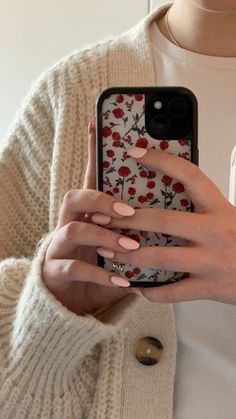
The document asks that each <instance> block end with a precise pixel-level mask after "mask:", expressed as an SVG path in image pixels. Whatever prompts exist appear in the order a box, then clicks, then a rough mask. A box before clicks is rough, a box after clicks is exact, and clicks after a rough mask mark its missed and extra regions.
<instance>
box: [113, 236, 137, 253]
mask: <svg viewBox="0 0 236 419" xmlns="http://www.w3.org/2000/svg"><path fill="white" fill-rule="evenodd" d="M118 243H119V245H120V246H121V247H124V249H127V250H135V249H138V248H139V246H140V244H139V243H138V242H136V241H135V240H132V239H129V238H128V237H120V238H119V240H118Z"/></svg>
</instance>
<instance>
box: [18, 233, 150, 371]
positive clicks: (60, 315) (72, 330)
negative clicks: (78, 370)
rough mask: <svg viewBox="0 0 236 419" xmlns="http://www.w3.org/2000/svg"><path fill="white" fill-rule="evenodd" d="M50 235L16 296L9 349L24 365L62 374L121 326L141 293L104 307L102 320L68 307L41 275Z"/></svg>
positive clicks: (138, 301) (45, 239) (42, 245)
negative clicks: (10, 348) (10, 346)
mask: <svg viewBox="0 0 236 419" xmlns="http://www.w3.org/2000/svg"><path fill="white" fill-rule="evenodd" d="M52 235H53V233H50V234H49V235H47V236H45V238H44V239H43V240H42V241H41V244H40V246H39V248H38V251H37V254H36V255H35V257H34V259H33V261H32V265H31V269H30V271H29V273H28V276H27V278H26V282H25V285H24V287H23V290H22V292H21V295H20V297H19V301H18V305H17V310H16V318H15V322H14V327H13V336H12V350H13V353H15V354H16V355H17V358H18V359H19V358H21V362H22V363H23V364H26V365H27V368H29V365H30V364H31V366H32V368H33V365H34V366H36V365H40V364H41V366H42V368H45V369H46V370H47V371H49V369H50V371H51V372H53V370H54V369H55V370H56V372H57V374H58V373H59V374H60V372H61V373H62V374H65V373H69V372H71V371H72V370H74V368H75V367H76V366H78V363H79V362H80V360H81V359H83V358H84V357H85V356H86V355H88V354H90V352H91V350H92V349H93V347H94V346H95V345H96V344H97V343H99V342H102V341H103V340H104V339H108V338H110V337H112V336H114V335H115V334H116V332H117V331H119V330H121V329H122V328H123V326H124V325H125V322H126V320H127V318H128V316H129V315H130V314H131V313H132V312H133V310H134V309H135V307H137V306H138V305H139V303H140V300H141V299H142V297H139V296H137V295H133V294H129V295H127V296H126V297H125V298H123V299H122V300H121V301H119V302H118V303H116V304H114V306H113V307H111V308H110V309H109V310H107V311H105V313H104V315H103V316H102V317H101V318H102V321H100V319H97V318H96V317H94V316H93V315H91V314H86V315H83V316H79V315H77V314H75V313H73V312H71V311H70V310H68V309H67V308H66V307H65V306H64V305H63V304H62V303H61V302H60V301H59V300H57V298H56V297H55V296H54V295H53V294H52V293H51V292H50V291H49V290H48V288H47V287H46V285H45V284H44V281H43V279H42V274H41V272H42V263H43V260H44V257H45V253H46V250H47V248H48V246H49V244H50V242H51V239H52Z"/></svg>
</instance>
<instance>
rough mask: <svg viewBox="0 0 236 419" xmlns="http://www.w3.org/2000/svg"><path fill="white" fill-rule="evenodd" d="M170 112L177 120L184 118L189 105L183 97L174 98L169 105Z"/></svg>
mask: <svg viewBox="0 0 236 419" xmlns="http://www.w3.org/2000/svg"><path fill="white" fill-rule="evenodd" d="M168 111H169V113H170V114H171V115H173V116H174V117H176V118H182V117H183V116H184V115H185V114H186V113H187V111H188V103H187V102H186V100H185V99H184V98H183V97H180V96H178V97H174V98H173V99H171V100H170V101H169V103H168Z"/></svg>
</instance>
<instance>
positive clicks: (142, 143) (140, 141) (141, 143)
mask: <svg viewBox="0 0 236 419" xmlns="http://www.w3.org/2000/svg"><path fill="white" fill-rule="evenodd" d="M135 145H136V146H137V147H142V148H147V145H148V140H147V139H146V138H139V139H138V140H137V141H136V144H135Z"/></svg>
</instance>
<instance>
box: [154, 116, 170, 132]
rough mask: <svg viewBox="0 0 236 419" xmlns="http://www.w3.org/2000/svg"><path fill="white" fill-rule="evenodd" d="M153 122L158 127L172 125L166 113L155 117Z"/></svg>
mask: <svg viewBox="0 0 236 419" xmlns="http://www.w3.org/2000/svg"><path fill="white" fill-rule="evenodd" d="M153 122H154V125H155V128H156V129H166V128H168V127H170V121H169V119H168V118H166V116H164V115H157V116H155V117H154V118H153Z"/></svg>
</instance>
